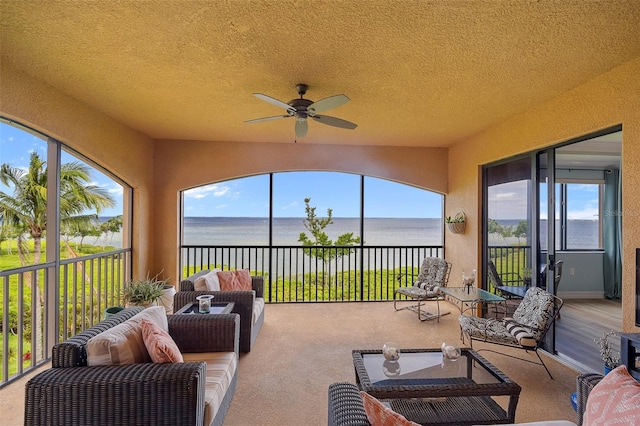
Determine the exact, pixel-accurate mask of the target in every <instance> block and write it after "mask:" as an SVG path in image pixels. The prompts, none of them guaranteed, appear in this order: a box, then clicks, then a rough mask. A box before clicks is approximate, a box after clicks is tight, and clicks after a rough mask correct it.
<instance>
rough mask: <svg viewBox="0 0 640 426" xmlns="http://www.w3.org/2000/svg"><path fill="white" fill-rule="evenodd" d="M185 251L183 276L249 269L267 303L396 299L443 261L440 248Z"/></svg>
mask: <svg viewBox="0 0 640 426" xmlns="http://www.w3.org/2000/svg"><path fill="white" fill-rule="evenodd" d="M181 252H182V265H183V269H182V270H183V277H187V276H189V275H192V274H193V273H195V272H198V271H200V270H203V269H212V268H214V267H217V268H221V269H224V270H226V269H244V268H248V269H250V270H251V273H252V275H257V276H263V277H265V299H266V301H267V302H274V303H275V302H320V301H322V302H347V301H349V302H350V301H380V300H393V294H394V292H395V289H397V288H398V287H400V286H407V285H412V280H411V277H410V275H411V274H413V273H417V271H418V270H419V268H420V265H421V264H422V261H423V260H424V259H425V258H426V257H430V256H434V257H444V248H443V247H442V246H412V247H400V246H367V247H359V246H356V247H352V246H337V247H336V246H324V247H320V246H314V247H303V246H271V247H270V246H205V245H183V246H182V247H181ZM400 275H402V276H403V279H402V280H398V279H397V277H398V276H400Z"/></svg>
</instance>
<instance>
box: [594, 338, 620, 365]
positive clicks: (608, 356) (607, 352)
mask: <svg viewBox="0 0 640 426" xmlns="http://www.w3.org/2000/svg"><path fill="white" fill-rule="evenodd" d="M617 335H618V332H617V331H614V330H611V331H608V332H605V333H602V337H596V338H595V339H593V340H594V341H595V342H596V343H597V344H598V347H599V349H600V356H601V357H602V363H603V364H604V365H605V367H607V368H611V369H614V368H616V367H617V366H619V365H620V353H618V354H617V355H616V354H615V353H614V352H613V348H611V342H610V341H609V338H610V337H612V336H617Z"/></svg>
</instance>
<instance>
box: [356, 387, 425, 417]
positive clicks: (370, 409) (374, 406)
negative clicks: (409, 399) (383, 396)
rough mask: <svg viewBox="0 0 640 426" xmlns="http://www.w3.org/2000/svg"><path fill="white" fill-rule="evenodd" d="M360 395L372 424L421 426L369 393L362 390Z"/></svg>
mask: <svg viewBox="0 0 640 426" xmlns="http://www.w3.org/2000/svg"><path fill="white" fill-rule="evenodd" d="M360 396H361V397H362V402H363V403H364V411H366V413H367V419H369V423H371V426H419V425H418V423H414V422H412V421H410V420H407V419H406V418H405V417H404V416H403V415H402V414H398V413H396V412H395V411H393V410H392V409H391V408H389V407H387V406H385V405H384V404H383V403H382V402H380V401H379V400H378V399H376V398H374V397H372V396H371V395H369V394H368V393H366V392H363V391H360Z"/></svg>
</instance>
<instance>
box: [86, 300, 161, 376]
mask: <svg viewBox="0 0 640 426" xmlns="http://www.w3.org/2000/svg"><path fill="white" fill-rule="evenodd" d="M142 319H147V320H149V321H151V322H153V323H154V324H156V325H157V326H159V327H160V328H161V329H162V330H164V331H166V332H168V331H169V325H168V323H167V313H166V311H165V309H164V306H152V307H150V308H147V309H145V310H144V311H142V312H140V313H138V314H136V315H134V316H133V317H131V318H129V319H128V320H126V321H125V322H123V323H120V324H118V325H116V326H115V327H111V328H110V329H108V330H106V331H103V332H102V333H100V334H98V335H97V336H94V337H92V338H91V339H89V341H88V342H87V365H89V366H94V365H119V364H136V363H140V362H151V357H150V356H149V351H148V350H147V348H146V346H145V344H144V339H143V338H142V325H141V321H142Z"/></svg>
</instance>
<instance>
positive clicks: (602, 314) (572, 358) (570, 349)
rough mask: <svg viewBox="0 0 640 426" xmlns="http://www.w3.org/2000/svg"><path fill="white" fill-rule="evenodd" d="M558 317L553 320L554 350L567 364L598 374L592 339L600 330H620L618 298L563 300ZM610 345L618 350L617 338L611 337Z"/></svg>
mask: <svg viewBox="0 0 640 426" xmlns="http://www.w3.org/2000/svg"><path fill="white" fill-rule="evenodd" d="M561 314H562V315H561V317H560V318H559V319H558V320H556V351H557V352H558V356H559V357H560V358H562V359H563V360H566V361H567V362H568V363H570V364H573V365H575V366H576V367H578V368H580V369H581V370H583V371H585V372H587V371H589V372H596V373H602V360H601V358H600V352H599V349H598V346H597V344H596V343H595V342H594V340H593V339H594V338H596V337H602V334H603V332H607V331H610V330H615V331H620V330H621V328H622V306H621V301H620V300H606V299H602V300H600V299H575V300H571V299H569V300H565V303H564V306H563V307H562V310H561ZM612 347H613V348H614V350H615V351H617V352H619V351H620V339H619V338H613V339H612Z"/></svg>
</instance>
